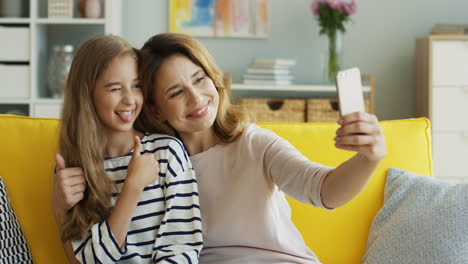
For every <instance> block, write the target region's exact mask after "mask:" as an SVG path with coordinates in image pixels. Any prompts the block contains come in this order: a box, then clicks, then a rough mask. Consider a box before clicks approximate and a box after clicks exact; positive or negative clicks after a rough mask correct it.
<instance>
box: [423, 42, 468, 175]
mask: <svg viewBox="0 0 468 264" xmlns="http://www.w3.org/2000/svg"><path fill="white" fill-rule="evenodd" d="M416 61H417V64H416V65H417V69H416V75H417V82H416V86H417V92H416V98H417V101H416V108H417V114H418V116H425V117H428V118H429V119H430V120H431V123H432V139H433V144H432V145H433V148H432V154H433V160H434V175H435V176H436V177H443V178H448V179H454V180H462V181H468V119H467V116H468V36H463V35H460V36H458V35H454V36H445V35H437V36H429V37H426V38H423V39H419V40H417V41H416Z"/></svg>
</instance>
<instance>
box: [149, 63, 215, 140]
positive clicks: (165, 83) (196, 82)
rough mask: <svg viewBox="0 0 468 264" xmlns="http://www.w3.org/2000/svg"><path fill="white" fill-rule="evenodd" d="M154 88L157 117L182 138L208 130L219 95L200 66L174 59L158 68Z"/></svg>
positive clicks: (211, 123)
mask: <svg viewBox="0 0 468 264" xmlns="http://www.w3.org/2000/svg"><path fill="white" fill-rule="evenodd" d="M154 87H155V89H156V91H155V98H154V99H155V100H154V101H155V104H156V106H155V110H156V113H157V114H158V115H160V117H161V118H162V119H163V120H167V121H168V122H169V124H170V125H171V126H172V127H173V128H174V129H175V130H177V132H178V133H179V134H180V135H181V136H183V135H184V134H191V133H195V132H205V131H208V130H210V129H211V127H212V126H213V123H214V121H215V119H216V114H217V112H218V103H219V95H218V91H217V90H216V87H215V85H214V83H213V81H212V80H211V78H209V77H208V75H207V74H206V73H205V71H204V70H203V69H202V68H201V67H200V66H198V65H196V64H194V63H193V62H192V61H191V60H190V59H188V58H187V57H185V56H183V55H173V56H171V57H169V58H167V59H166V61H165V62H164V63H163V64H162V65H161V67H160V69H159V71H158V72H157V74H156V81H155V85H154Z"/></svg>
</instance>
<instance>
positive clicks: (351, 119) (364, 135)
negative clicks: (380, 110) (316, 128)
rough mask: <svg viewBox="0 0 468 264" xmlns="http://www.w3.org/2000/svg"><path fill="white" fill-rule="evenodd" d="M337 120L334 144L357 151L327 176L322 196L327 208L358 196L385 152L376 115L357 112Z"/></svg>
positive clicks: (383, 140)
mask: <svg viewBox="0 0 468 264" xmlns="http://www.w3.org/2000/svg"><path fill="white" fill-rule="evenodd" d="M338 122H339V123H340V124H341V127H340V128H339V129H338V130H337V136H336V138H335V146H336V147H337V148H339V149H343V150H349V151H356V152H358V153H357V154H356V155H354V156H353V157H352V158H350V159H349V160H347V161H345V162H343V163H342V164H341V165H339V166H338V167H336V168H335V169H333V170H332V171H330V172H329V173H328V175H327V176H326V178H325V179H324V181H323V185H322V190H321V197H322V203H323V205H324V206H325V207H327V208H336V207H339V206H342V205H344V204H346V203H347V202H349V201H350V200H352V199H353V198H354V197H355V196H356V195H358V194H359V193H360V192H361V191H362V189H363V188H364V187H365V186H366V184H367V182H368V181H369V179H370V177H371V176H372V174H373V173H374V171H375V169H376V168H377V166H378V164H379V163H380V161H381V160H382V159H383V158H384V157H385V155H386V147H385V138H384V135H383V133H382V129H381V128H380V125H379V123H378V120H377V118H376V117H375V116H374V115H372V114H368V113H362V112H356V113H352V114H349V115H346V116H343V117H342V118H340V120H339V121H338Z"/></svg>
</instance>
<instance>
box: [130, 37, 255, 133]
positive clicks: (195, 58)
mask: <svg viewBox="0 0 468 264" xmlns="http://www.w3.org/2000/svg"><path fill="white" fill-rule="evenodd" d="M176 54H181V55H184V56H186V57H187V58H188V59H190V60H191V61H192V62H193V63H195V64H196V65H198V66H200V67H201V68H202V69H203V70H204V71H205V72H206V74H207V75H208V77H210V79H211V80H213V83H214V85H215V86H216V89H217V90H218V94H219V106H218V113H217V115H216V119H215V122H214V124H213V129H214V132H215V134H216V136H217V137H218V138H219V139H220V140H221V141H223V142H232V141H234V140H235V139H236V138H237V137H238V136H239V135H240V134H241V133H242V132H243V131H244V129H245V127H246V125H247V124H248V123H249V117H248V115H247V114H246V112H245V111H244V110H243V108H241V107H239V106H237V105H232V104H231V103H230V91H229V89H227V88H226V87H225V85H224V82H223V72H222V71H221V70H220V69H219V67H218V66H217V65H216V63H215V61H214V59H213V58H212V57H211V55H210V53H209V52H208V51H207V50H206V49H205V47H203V45H202V44H200V43H199V42H198V41H197V40H196V39H194V38H192V37H190V36H187V35H184V34H176V33H163V34H159V35H156V36H154V37H152V38H150V39H149V40H148V41H147V42H146V43H145V44H144V45H143V48H141V50H140V51H139V52H138V61H139V67H138V68H139V71H140V74H139V75H140V79H141V83H142V86H143V95H144V98H145V103H144V105H143V109H142V113H141V114H140V116H139V118H138V119H137V121H136V122H135V127H136V128H137V129H138V130H141V131H148V132H154V133H165V134H170V135H173V136H174V135H177V132H176V131H175V130H174V128H172V127H171V126H170V125H169V124H167V123H166V122H163V121H162V120H160V119H159V118H158V116H157V115H156V114H155V113H154V111H153V110H152V108H151V105H154V104H155V100H154V99H155V97H154V96H155V87H154V84H155V81H157V80H156V74H157V72H158V70H159V69H160V67H161V65H162V64H163V63H164V62H165V60H166V59H167V58H169V57H171V56H173V55H176Z"/></svg>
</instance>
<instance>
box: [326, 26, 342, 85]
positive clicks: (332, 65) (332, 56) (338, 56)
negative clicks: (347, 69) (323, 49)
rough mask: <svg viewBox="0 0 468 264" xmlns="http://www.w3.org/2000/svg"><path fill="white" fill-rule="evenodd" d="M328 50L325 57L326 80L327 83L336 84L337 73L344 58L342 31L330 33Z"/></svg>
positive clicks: (328, 33)
mask: <svg viewBox="0 0 468 264" xmlns="http://www.w3.org/2000/svg"><path fill="white" fill-rule="evenodd" d="M326 35H327V37H328V50H327V53H326V55H325V63H324V73H323V74H324V79H325V82H326V83H335V76H336V73H337V72H338V71H339V70H340V69H341V64H342V57H343V43H342V32H341V31H340V30H334V31H329V32H327V33H326Z"/></svg>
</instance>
